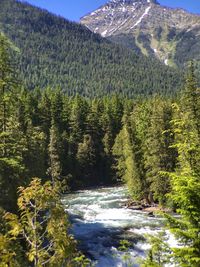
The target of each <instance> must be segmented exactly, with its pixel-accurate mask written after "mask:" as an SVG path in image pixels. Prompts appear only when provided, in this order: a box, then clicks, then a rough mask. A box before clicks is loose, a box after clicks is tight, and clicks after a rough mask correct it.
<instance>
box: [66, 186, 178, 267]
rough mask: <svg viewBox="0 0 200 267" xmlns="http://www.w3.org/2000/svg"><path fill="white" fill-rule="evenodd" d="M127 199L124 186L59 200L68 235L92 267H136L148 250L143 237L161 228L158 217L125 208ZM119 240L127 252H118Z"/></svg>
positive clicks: (160, 219) (161, 220)
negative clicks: (124, 242) (126, 242)
mask: <svg viewBox="0 0 200 267" xmlns="http://www.w3.org/2000/svg"><path fill="white" fill-rule="evenodd" d="M127 199H128V193H127V189H126V188H125V187H111V188H100V189H92V190H84V191H78V192H76V193H73V194H69V195H66V196H65V198H64V199H63V203H64V205H65V207H66V210H67V211H68V213H69V216H70V220H71V223H72V233H73V234H74V236H75V238H76V239H77V240H78V241H79V243H80V249H81V250H82V251H83V252H84V254H85V255H86V256H87V257H88V258H90V259H91V260H92V261H93V262H94V265H95V267H111V266H112V267H126V266H130V267H136V266H139V265H140V264H139V263H138V262H139V259H141V258H144V257H145V255H146V252H147V250H148V249H149V244H147V241H146V240H145V238H144V237H145V235H146V234H153V235H154V234H155V233H158V232H159V231H160V230H161V229H162V224H163V219H162V218H160V217H150V216H148V214H146V213H144V212H142V211H134V210H131V209H127V208H125V207H124V205H123V204H124V203H125V202H126V201H127ZM120 240H129V241H130V243H131V246H130V248H129V249H128V251H126V252H121V251H120V250H119V249H118V248H119V242H120ZM173 241H174V240H173V238H171V240H169V242H170V243H173ZM129 264H130V265H129Z"/></svg>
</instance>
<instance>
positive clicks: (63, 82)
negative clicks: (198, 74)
mask: <svg viewBox="0 0 200 267" xmlns="http://www.w3.org/2000/svg"><path fill="white" fill-rule="evenodd" d="M113 4H114V3H113ZM0 31H2V32H3V33H4V34H5V35H6V36H7V37H8V38H9V39H10V40H11V41H12V43H13V45H14V46H15V47H16V49H15V50H18V51H20V53H19V54H18V56H17V66H16V67H17V68H18V69H19V71H20V75H21V78H22V80H23V81H24V83H25V86H26V87H27V88H30V89H33V88H34V87H40V88H44V87H47V86H51V87H61V88H62V89H63V90H65V91H66V92H67V93H68V94H69V95H74V94H76V93H79V94H81V95H84V96H88V97H94V96H102V95H106V94H110V93H120V94H123V95H126V96H131V97H132V96H134V95H138V94H140V95H148V94H152V93H157V92H160V93H162V94H169V93H173V92H174V91H175V90H176V89H177V88H179V87H180V85H181V79H182V78H181V73H180V72H179V71H176V70H174V69H171V68H169V67H167V66H164V65H163V64H161V63H160V62H159V61H158V60H155V59H148V58H147V57H145V56H143V55H136V53H134V52H133V51H131V50H130V49H125V48H124V47H122V46H119V45H116V44H113V43H112V42H111V41H109V40H106V39H105V38H102V37H101V36H100V35H99V34H94V33H93V32H91V31H90V30H89V29H87V28H86V27H85V26H83V25H80V24H76V23H72V22H70V21H68V20H66V19H64V18H62V17H58V16H55V15H53V14H51V13H49V12H47V11H45V10H42V9H39V8H36V7H33V6H31V5H29V4H27V3H25V2H20V1H15V0H0Z"/></svg>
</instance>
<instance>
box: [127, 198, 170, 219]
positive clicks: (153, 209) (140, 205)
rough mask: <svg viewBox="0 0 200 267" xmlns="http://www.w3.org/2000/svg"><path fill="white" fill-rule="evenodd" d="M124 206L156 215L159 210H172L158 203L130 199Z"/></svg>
mask: <svg viewBox="0 0 200 267" xmlns="http://www.w3.org/2000/svg"><path fill="white" fill-rule="evenodd" d="M123 207H124V208H127V209H131V210H139V211H143V212H146V213H147V214H148V215H149V216H154V215H155V214H156V213H159V212H171V210H170V209H169V208H163V207H161V206H159V205H158V204H156V203H152V204H147V203H144V201H132V200H129V201H128V202H126V203H125V204H124V205H123Z"/></svg>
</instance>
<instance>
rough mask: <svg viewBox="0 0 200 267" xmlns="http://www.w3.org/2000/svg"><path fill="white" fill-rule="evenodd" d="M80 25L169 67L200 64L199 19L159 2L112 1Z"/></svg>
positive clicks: (146, 0) (149, 0)
mask: <svg viewBox="0 0 200 267" xmlns="http://www.w3.org/2000/svg"><path fill="white" fill-rule="evenodd" d="M81 23H82V24H84V25H86V26H87V27H88V28H89V29H90V30H91V31H93V32H95V33H99V34H101V35H102V36H103V37H107V38H109V39H110V40H112V41H114V42H116V43H121V44H123V45H125V46H127V47H129V48H132V49H134V50H135V51H136V52H137V53H142V54H144V55H149V56H154V57H156V58H158V59H159V60H161V61H162V62H164V63H165V64H166V65H171V66H174V65H176V66H177V65H178V66H181V67H182V66H183V65H185V64H186V63H187V61H189V60H191V59H195V60H196V61H200V16H199V15H194V14H190V13H188V12H186V11H185V10H183V9H172V8H169V7H165V6H161V5H160V4H159V3H158V2H157V1H156V0H111V1H110V2H108V3H107V4H106V5H104V6H101V7H100V8H99V9H97V10H96V11H94V12H92V13H90V14H88V15H86V16H85V17H83V18H82V19H81Z"/></svg>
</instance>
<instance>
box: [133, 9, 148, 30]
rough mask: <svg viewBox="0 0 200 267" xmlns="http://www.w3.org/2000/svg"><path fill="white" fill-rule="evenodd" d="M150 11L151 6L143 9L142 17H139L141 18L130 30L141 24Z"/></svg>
mask: <svg viewBox="0 0 200 267" xmlns="http://www.w3.org/2000/svg"><path fill="white" fill-rule="evenodd" d="M150 9H151V6H149V7H147V8H146V9H145V12H144V14H142V16H141V17H140V18H139V19H138V21H137V22H136V23H135V24H134V25H133V26H132V27H131V29H133V28H135V27H136V26H137V25H138V24H140V23H141V22H142V20H143V18H144V17H145V16H147V15H148V13H149V11H150Z"/></svg>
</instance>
